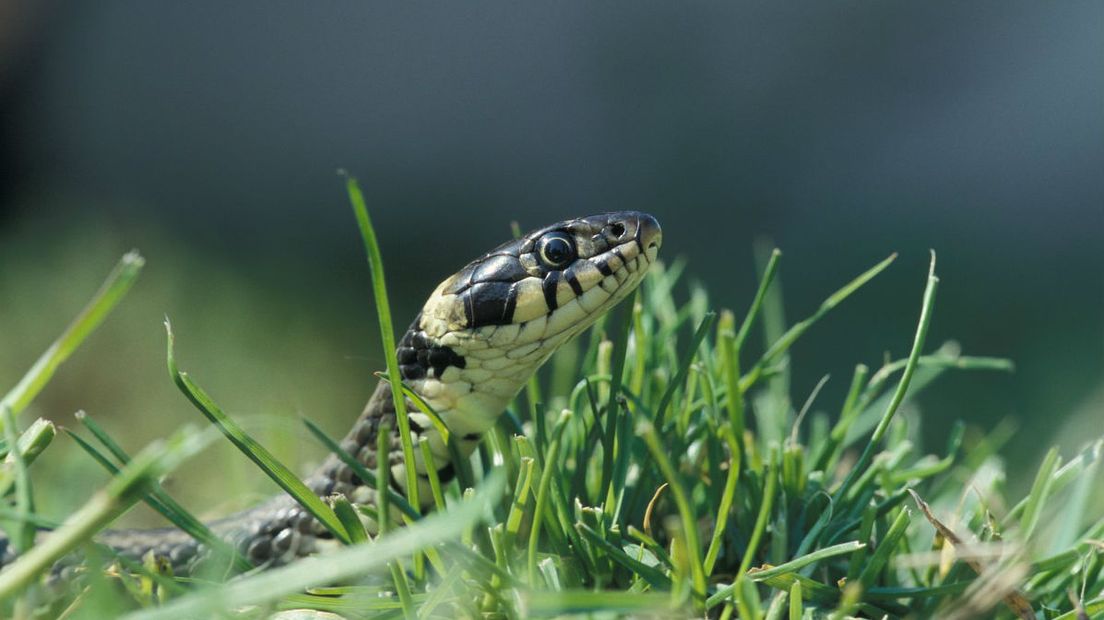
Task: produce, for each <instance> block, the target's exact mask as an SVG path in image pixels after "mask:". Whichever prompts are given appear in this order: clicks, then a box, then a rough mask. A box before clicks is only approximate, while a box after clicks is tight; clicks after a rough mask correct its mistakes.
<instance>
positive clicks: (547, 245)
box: [537, 233, 575, 268]
mask: <svg viewBox="0 0 1104 620" xmlns="http://www.w3.org/2000/svg"><path fill="white" fill-rule="evenodd" d="M537 254H538V255H539V256H540V259H541V261H542V262H544V264H546V265H548V266H549V267H557V268H559V267H563V266H564V265H567V264H568V263H570V262H571V261H573V260H575V248H574V246H572V244H571V238H570V237H568V236H567V235H565V234H563V233H548V234H547V235H545V236H543V237H541V238H540V241H538V242H537Z"/></svg>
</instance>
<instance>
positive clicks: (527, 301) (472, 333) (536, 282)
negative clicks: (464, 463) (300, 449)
mask: <svg viewBox="0 0 1104 620" xmlns="http://www.w3.org/2000/svg"><path fill="white" fill-rule="evenodd" d="M661 241H662V233H661V231H660V227H659V224H658V223H657V222H656V220H655V218H653V217H652V216H650V215H648V214H645V213H640V212H635V211H620V212H614V213H606V214H602V215H595V216H590V217H582V218H577V219H572V220H567V221H563V222H559V223H556V224H553V225H551V226H547V227H544V228H541V229H538V230H534V231H532V232H529V233H527V234H525V235H523V236H521V237H519V238H517V239H514V240H512V241H509V242H507V243H504V244H503V245H501V246H499V247H497V248H495V249H493V250H491V251H490V252H487V253H486V254H484V255H483V256H481V257H479V258H477V259H475V260H474V261H472V262H471V263H469V264H468V265H466V266H465V267H464V268H463V269H461V270H460V271H458V272H457V273H455V274H453V275H452V276H450V277H448V278H447V279H445V281H443V282H441V284H440V285H439V286H437V288H436V289H435V290H434V291H433V293H432V294H431V295H430V297H429V299H428V300H426V302H425V305H424V306H423V307H422V310H421V312H419V313H418V315H417V317H415V319H414V321H413V323H412V324H411V326H410V329H409V330H408V331H407V332H406V334H405V335H404V336H403V337H402V338H401V340H400V341H399V344H398V346H397V355H398V361H399V369H400V373H401V375H402V379H403V382H404V383H405V384H406V385H408V386H409V387H410V388H411V389H412V390H413V391H414V392H415V393H417V394H418V395H419V396H420V397H421V398H423V399H424V400H425V401H426V402H427V403H428V404H429V405H430V406H431V407H432V408H433V409H434V410H435V411H436V412H437V413H438V414H439V415H440V417H441V419H442V420H443V422H444V423H445V425H446V426H447V428H448V429H449V432H450V435H451V436H452V437H456V438H459V448H460V453H461V455H463V456H465V457H467V456H470V455H471V454H472V452H473V450H474V449H475V448H476V446H477V444H478V443H479V441H480V439H481V437H482V435H483V433H484V432H486V431H487V430H488V429H489V428H491V427H492V426H493V425H494V423H495V421H496V420H497V419H498V417H499V416H500V415H501V413H502V412H503V411H504V410H505V408H506V406H507V405H508V404H509V403H510V401H511V400H513V398H514V397H515V396H516V395H517V393H518V392H519V391H520V390H521V388H522V387H523V386H524V385H525V384H526V382H527V381H528V380H529V378H530V377H531V376H532V375H533V373H534V372H535V371H536V370H537V368H538V367H540V365H541V364H543V363H544V362H545V361H546V360H547V359H548V358H549V357H550V356H551V355H552V353H553V352H554V351H556V349H557V348H559V347H560V346H561V345H562V344H564V343H565V342H567V341H568V340H570V339H571V338H573V337H574V336H576V335H578V334H579V333H580V332H582V331H583V330H585V329H586V328H587V327H589V326H590V325H592V324H593V323H594V322H595V321H596V320H597V319H598V318H599V317H601V316H602V315H603V314H605V313H606V312H607V311H608V310H609V309H610V308H612V307H613V306H614V305H615V304H617V302H619V301H621V300H622V299H624V298H625V297H626V296H627V295H628V294H629V293H631V292H632V291H633V290H634V289H635V288H636V287H637V285H639V284H640V281H641V280H642V279H643V277H644V274H645V272H646V271H647V269H648V267H649V266H650V265H651V264H652V262H654V261H655V259H656V254H657V252H658V250H659V246H660V243H661ZM407 409H408V411H410V412H411V413H410V417H409V419H410V429H411V433H412V434H413V435H414V437H412V439H413V440H414V441H415V443H417V442H418V441H421V440H423V439H424V440H425V441H427V442H428V444H429V447H430V451H431V452H432V454H433V457H434V462H435V463H449V464H447V465H444V466H441V467H440V468H439V470H438V475H439V476H440V478H441V480H442V482H445V481H448V480H450V479H451V478H452V477H453V475H454V472H453V471H452V466H451V464H450V463H451V459H450V458H449V452H448V448H447V446H446V445H445V443H444V442H443V440H442V438H441V436H440V435H439V434H438V433H437V431H436V430H435V428H434V426H433V424H432V423H431V422H430V419H429V418H428V417H427V416H426V415H425V414H423V413H421V412H420V411H419V410H418V409H417V408H416V407H415V406H414V405H413V403H409V401H408V405H407ZM384 427H386V428H389V429H391V430H390V431H389V432H390V435H391V436H390V438H389V439H388V442H389V445H390V450H389V452H388V454H386V455H385V458H387V460H388V463H389V465H390V472H391V480H390V484H391V486H392V487H394V488H395V489H396V490H398V491H399V492H402V491H403V490H404V489H405V486H406V479H407V478H406V472H405V469H404V464H403V458H402V449H401V442H400V437H399V435H398V430H396V429H397V428H398V425H397V423H396V419H395V408H394V403H393V401H392V397H391V390H390V387H389V386H388V385H387V384H386V383H385V382H382V381H381V382H380V384H379V385H377V387H376V390H375V392H374V393H373V394H372V396H371V397H370V399H369V400H368V403H367V405H366V407H365V409H364V411H363V413H361V415H360V417H358V418H357V420H356V422H355V423H354V424H353V426H352V428H351V429H350V430H349V432H348V434H347V435H346V436H345V438H344V439H343V440H342V442H341V446H342V448H344V449H345V450H346V451H347V452H348V453H349V454H351V455H354V456H355V457H356V458H357V459H358V460H359V461H360V462H361V463H362V464H364V465H365V466H366V467H367V468H368V469H369V471H372V470H373V469H374V468H375V467H376V460H377V458H379V457H380V455H379V454H377V453H376V445H377V439H378V434H379V431H380V429H381V428H384ZM415 454H416V459H415V469H416V472H417V474H418V475H417V480H418V481H419V493H418V496H419V498H421V503H422V508H428V507H429V506H430V504H432V499H431V493H430V488H429V483H428V475H427V472H426V465H425V463H424V461H423V460H422V457H421V454H420V452H416V453H415ZM307 484H308V486H310V487H311V489H312V490H313V491H314V492H315V493H317V494H318V495H320V496H329V495H332V494H335V493H340V494H344V495H345V496H346V497H348V498H349V500H350V501H352V502H353V503H357V504H374V503H375V494H376V492H375V490H374V489H372V488H370V487H368V486H367V485H366V484H365V483H364V481H362V480H360V479H359V478H358V477H357V476H356V474H355V473H354V472H353V470H352V469H351V468H350V467H349V466H348V465H346V464H344V463H342V462H341V461H340V460H339V459H338V458H337V457H336V456H333V455H331V456H330V457H329V458H328V459H327V460H326V461H325V462H324V463H323V464H322V465H321V466H320V467H319V468H318V470H317V471H315V472H314V473H313V474H312V475H311V476H309V477H308V478H307ZM209 525H210V527H211V529H212V530H213V531H214V532H215V533H216V534H217V535H218V536H220V537H222V538H224V539H225V540H226V541H228V542H230V543H231V544H233V545H234V546H235V547H236V548H238V549H239V550H240V551H241V552H242V553H243V554H244V555H245V557H246V558H247V559H248V560H249V561H250V562H252V563H253V565H254V566H260V567H269V566H278V565H281V564H285V563H287V562H289V561H292V560H294V559H295V558H297V557H301V556H303V555H307V554H311V553H316V552H319V551H324V550H325V549H326V548H327V547H331V546H334V545H335V544H336V543H335V541H334V540H333V539H332V536H331V534H330V533H329V532H328V531H327V530H325V529H324V528H323V527H322V526H321V524H319V523H318V522H317V521H315V520H314V518H313V517H311V516H310V515H309V514H308V513H307V512H306V511H304V510H303V509H302V508H301V507H300V506H299V505H298V504H297V503H295V501H294V500H293V499H292V498H291V497H290V496H287V495H281V496H278V497H275V498H273V499H272V500H269V501H268V502H265V503H263V504H261V505H259V506H257V507H255V508H252V509H249V510H246V511H243V512H240V513H237V514H234V515H231V516H229V517H226V518H223V519H220V520H217V521H215V522H213V523H211V524H209ZM42 535H44V536H48V535H49V533H43V534H42ZM97 541H98V542H100V543H102V544H105V545H108V546H110V547H112V548H114V549H115V550H116V551H117V552H118V553H120V554H122V555H124V556H128V557H131V558H135V559H137V558H142V557H144V556H146V555H147V554H148V553H151V552H152V553H153V554H154V555H155V556H157V557H159V558H162V559H164V560H165V561H167V562H168V563H169V564H170V565H171V566H172V567H173V570H174V572H175V573H176V574H178V575H188V574H192V573H194V572H195V571H196V568H197V567H198V566H200V565H201V564H202V560H203V559H204V558H205V557H206V556H207V551H206V549H205V548H204V546H203V545H201V544H200V543H198V542H197V541H195V540H194V539H193V538H191V537H190V536H188V535H187V534H185V533H184V532H182V531H180V530H176V529H168V528H166V529H151V530H110V531H106V532H103V533H102V534H100V535H99V537H98V538H97ZM7 547H8V545H7V541H6V540H5V539H2V538H0V566H2V565H5V564H7V563H9V562H10V561H11V560H12V559H14V558H13V556H12V554H11V552H10V550H8V549H7Z"/></svg>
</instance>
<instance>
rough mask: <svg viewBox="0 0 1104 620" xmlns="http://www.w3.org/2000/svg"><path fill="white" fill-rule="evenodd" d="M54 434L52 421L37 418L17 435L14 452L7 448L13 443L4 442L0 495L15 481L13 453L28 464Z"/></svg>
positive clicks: (54, 429) (0, 469) (15, 472)
mask: <svg viewBox="0 0 1104 620" xmlns="http://www.w3.org/2000/svg"><path fill="white" fill-rule="evenodd" d="M13 417H14V416H13ZM5 434H6V433H5ZM56 435H57V427H55V426H54V423H53V422H49V421H47V420H43V419H42V418H38V419H36V420H35V421H34V422H32V423H31V425H30V426H28V427H27V430H25V431H23V432H22V433H21V434H20V435H19V439H18V440H16V442H15V444H14V445H15V446H16V450H15V451H14V452H13V451H12V450H9V449H8V446H10V445H13V444H12V443H11V442H7V441H6V442H5V443H4V446H5V447H4V450H3V451H2V455H0V456H2V457H3V459H4V464H3V465H2V466H0V497H2V496H5V495H7V494H8V491H9V490H11V487H12V485H13V484H15V482H16V474H17V470H16V463H15V456H14V455H15V453H18V455H19V457H20V458H21V459H22V460H23V463H24V465H25V466H30V464H31V463H33V462H34V461H35V459H36V458H38V455H40V454H42V451H43V450H45V449H46V446H48V445H50V443H51V442H53V440H54V437H55V436H56Z"/></svg>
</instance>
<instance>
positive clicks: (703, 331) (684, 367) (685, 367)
mask: <svg viewBox="0 0 1104 620" xmlns="http://www.w3.org/2000/svg"><path fill="white" fill-rule="evenodd" d="M716 318H717V315H716V313H713V312H709V313H706V315H705V318H704V319H702V322H701V324H700V325H698V329H697V331H695V332H694V336H693V338H691V339H690V347H689V348H687V349H686V353H684V354H683V357H682V359H680V360H679V365H678V372H677V373H676V374H675V378H674V380H672V381H671V383H670V384H669V385H668V386H667V390H666V391H664V392H663V397H662V398H660V400H659V405H658V406H657V407H656V410H655V417H656V424H657V425H658V426H659V428H665V427H666V425H667V410H668V409H670V405H671V399H672V398H674V395H675V390H677V389H678V388H679V387H681V386H682V385H684V384H685V383H686V376H687V375H688V374H689V373H690V365H691V364H693V362H694V357H695V356H696V355H697V354H698V348H699V347H700V346H701V343H702V341H703V340H705V337H706V335H707V334H708V333H709V330H710V329H712V327H713V322H714V321H715V320H716Z"/></svg>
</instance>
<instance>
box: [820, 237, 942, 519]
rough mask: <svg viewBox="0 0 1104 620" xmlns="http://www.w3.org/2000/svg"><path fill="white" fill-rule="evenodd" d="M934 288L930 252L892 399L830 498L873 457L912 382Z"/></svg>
mask: <svg viewBox="0 0 1104 620" xmlns="http://www.w3.org/2000/svg"><path fill="white" fill-rule="evenodd" d="M890 258H892V257H890ZM938 287H939V278H937V277H936V275H935V252H932V257H931V265H930V266H929V267H928V283H927V286H926V287H925V288H924V299H923V302H922V304H921V307H920V319H919V321H918V325H917V327H916V335H915V337H914V338H913V342H912V352H911V353H910V354H909V357H908V363H906V364H905V370H904V373H902V375H901V380H900V382H898V383H897V389H896V391H895V392H894V393H893V398H892V400H890V402H889V406H888V407H886V410H885V413H884V414H883V415H882V419H881V421H879V422H878V426H877V427H876V428H875V429H874V434H873V436H871V438H870V441H869V442H867V444H866V447H865V448H864V449H863V451H862V454H861V455H860V456H859V459H858V461H857V462H856V463H855V465H854V467H852V468H851V471H850V472H848V474H847V477H846V478H844V480H843V483H842V484H840V486H839V488H838V489H837V490H836V492H835V493H834V494H833V496H832V497H833V499H834V500H836V501H838V500H839V499H840V498H842V497H844V496H845V495H846V494H847V492H848V491H849V490H850V487H851V485H852V484H854V482H855V480H856V479H857V478H858V477H859V476H861V475H862V474H863V473H864V472H865V471H866V468H867V466H868V465H870V460H871V459H873V458H874V452H875V450H877V447H878V444H879V443H881V441H882V437H884V436H885V433H886V431H887V430H889V423H890V422H892V421H893V416H894V415H895V414H896V413H897V408H898V407H900V406H901V401H903V400H904V399H905V394H907V393H908V388H909V384H910V383H911V382H912V375H913V374H914V373H915V372H916V367H917V363H918V362H919V360H920V352H921V351H922V350H923V348H924V341H925V340H926V339H927V336H928V327H929V326H930V325H931V318H932V311H933V310H934V308H935V291H936V289H937V288H938Z"/></svg>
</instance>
